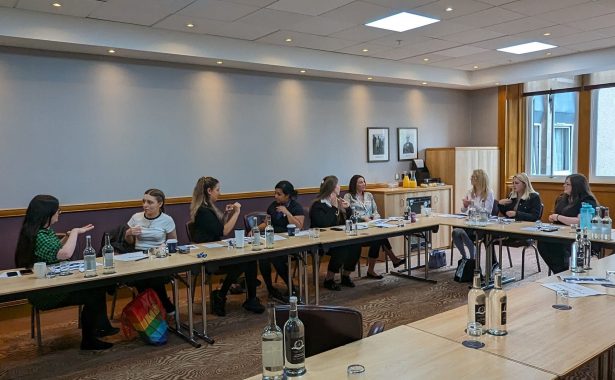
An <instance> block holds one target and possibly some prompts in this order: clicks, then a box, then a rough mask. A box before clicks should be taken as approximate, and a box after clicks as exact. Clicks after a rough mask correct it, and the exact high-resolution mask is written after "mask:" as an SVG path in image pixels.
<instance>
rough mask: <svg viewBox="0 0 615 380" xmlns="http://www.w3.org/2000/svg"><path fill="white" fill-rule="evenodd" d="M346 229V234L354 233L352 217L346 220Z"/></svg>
mask: <svg viewBox="0 0 615 380" xmlns="http://www.w3.org/2000/svg"><path fill="white" fill-rule="evenodd" d="M344 231H346V235H350V234H351V233H352V221H351V220H350V219H347V220H346V226H345V228H344Z"/></svg>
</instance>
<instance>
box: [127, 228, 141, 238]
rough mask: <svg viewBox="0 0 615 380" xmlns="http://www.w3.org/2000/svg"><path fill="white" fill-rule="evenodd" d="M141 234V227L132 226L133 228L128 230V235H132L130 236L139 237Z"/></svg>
mask: <svg viewBox="0 0 615 380" xmlns="http://www.w3.org/2000/svg"><path fill="white" fill-rule="evenodd" d="M141 232H142V231H141V226H134V227H130V228H129V229H128V233H129V235H132V236H139V235H141Z"/></svg>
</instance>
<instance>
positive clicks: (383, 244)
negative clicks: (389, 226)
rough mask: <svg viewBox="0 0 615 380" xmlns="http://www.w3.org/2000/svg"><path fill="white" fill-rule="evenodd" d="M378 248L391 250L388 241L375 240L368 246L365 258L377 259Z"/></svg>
mask: <svg viewBox="0 0 615 380" xmlns="http://www.w3.org/2000/svg"><path fill="white" fill-rule="evenodd" d="M380 248H386V249H391V243H389V239H382V240H376V241H374V242H371V243H370V244H369V252H368V254H367V256H368V257H369V258H372V259H377V258H378V256H380Z"/></svg>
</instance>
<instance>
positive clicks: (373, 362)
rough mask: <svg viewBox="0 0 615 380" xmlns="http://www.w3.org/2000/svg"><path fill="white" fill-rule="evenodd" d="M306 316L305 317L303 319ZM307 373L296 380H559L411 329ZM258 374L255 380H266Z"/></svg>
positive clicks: (312, 360) (322, 361)
mask: <svg viewBox="0 0 615 380" xmlns="http://www.w3.org/2000/svg"><path fill="white" fill-rule="evenodd" d="M300 317H301V316H300ZM305 364H306V368H307V372H306V374H305V375H303V376H299V377H296V378H297V379H345V378H349V379H350V378H354V377H351V376H348V375H347V368H348V366H349V365H352V364H360V365H362V366H363V367H365V372H364V373H363V374H361V375H359V376H357V378H360V379H387V378H388V379H515V380H516V379H555V378H556V377H557V376H555V375H554V374H552V373H549V372H547V371H544V370H541V369H538V368H533V367H531V366H527V365H524V364H521V363H518V362H515V361H513V360H508V359H506V358H503V357H500V356H497V355H492V354H490V353H488V352H484V351H481V350H474V349H469V348H465V347H463V346H462V345H461V344H458V343H455V342H453V341H451V340H449V339H445V338H441V337H438V336H435V335H433V334H429V333H426V332H424V331H421V330H419V329H416V328H413V327H410V326H398V327H395V328H393V329H390V330H387V331H384V332H382V333H380V334H376V335H372V336H370V337H367V338H364V339H361V340H358V341H356V342H353V343H349V344H347V345H344V346H341V347H338V348H335V349H333V350H329V351H326V352H323V353H320V354H318V355H315V356H312V357H309V358H307V359H306V361H305ZM261 378H262V376H261V375H256V376H253V377H251V378H249V379H250V380H257V379H261Z"/></svg>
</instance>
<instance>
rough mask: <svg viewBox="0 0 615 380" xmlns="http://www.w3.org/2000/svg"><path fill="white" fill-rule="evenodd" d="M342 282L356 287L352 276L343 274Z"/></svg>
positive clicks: (344, 284)
mask: <svg viewBox="0 0 615 380" xmlns="http://www.w3.org/2000/svg"><path fill="white" fill-rule="evenodd" d="M340 284H341V285H343V286H347V287H349V288H354V287H355V284H354V282H352V280H351V279H350V276H342V281H340Z"/></svg>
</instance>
